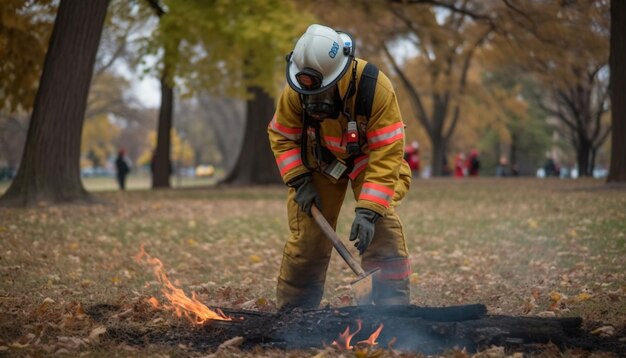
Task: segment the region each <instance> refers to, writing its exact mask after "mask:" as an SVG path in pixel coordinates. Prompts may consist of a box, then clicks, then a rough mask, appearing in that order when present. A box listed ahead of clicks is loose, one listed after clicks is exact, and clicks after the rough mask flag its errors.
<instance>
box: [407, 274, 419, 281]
mask: <svg viewBox="0 0 626 358" xmlns="http://www.w3.org/2000/svg"><path fill="white" fill-rule="evenodd" d="M409 280H410V281H411V283H418V282H419V274H418V273H417V272H414V273H412V274H411V276H409Z"/></svg>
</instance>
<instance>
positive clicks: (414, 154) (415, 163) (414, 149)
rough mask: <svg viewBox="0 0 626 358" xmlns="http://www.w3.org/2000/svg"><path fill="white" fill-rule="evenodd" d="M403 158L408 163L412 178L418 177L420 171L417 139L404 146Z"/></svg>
mask: <svg viewBox="0 0 626 358" xmlns="http://www.w3.org/2000/svg"><path fill="white" fill-rule="evenodd" d="M404 160H406V162H407V163H409V168H411V174H412V176H413V178H416V177H418V176H419V172H420V152H419V143H418V142H417V141H413V142H412V143H411V144H410V145H407V146H406V147H405V148H404Z"/></svg>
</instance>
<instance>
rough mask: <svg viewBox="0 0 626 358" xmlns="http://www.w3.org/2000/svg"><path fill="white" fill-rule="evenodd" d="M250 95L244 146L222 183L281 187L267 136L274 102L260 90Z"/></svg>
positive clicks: (257, 89)
mask: <svg viewBox="0 0 626 358" xmlns="http://www.w3.org/2000/svg"><path fill="white" fill-rule="evenodd" d="M250 91H251V92H252V93H253V96H254V97H253V98H252V99H251V100H249V101H248V103H247V106H246V126H245V132H244V136H243V146H242V148H241V150H240V151H239V158H238V159H237V161H236V164H235V167H234V168H233V170H232V171H231V172H230V174H229V175H228V176H227V177H226V178H225V179H224V181H223V182H224V183H226V184H235V185H252V184H277V183H282V180H281V177H280V174H279V172H278V168H277V167H276V162H275V160H274V156H273V155H272V152H271V149H270V143H269V139H268V137H267V135H265V132H266V131H267V125H268V123H269V120H268V118H270V119H271V118H272V115H273V114H274V101H273V100H272V97H270V96H269V95H268V94H267V92H265V90H263V89H262V88H260V87H252V88H251V89H250Z"/></svg>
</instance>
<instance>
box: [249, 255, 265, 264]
mask: <svg viewBox="0 0 626 358" xmlns="http://www.w3.org/2000/svg"><path fill="white" fill-rule="evenodd" d="M250 262H252V263H254V264H258V263H261V262H263V259H262V258H261V256H258V255H250Z"/></svg>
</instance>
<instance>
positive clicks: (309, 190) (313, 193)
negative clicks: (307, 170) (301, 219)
mask: <svg viewBox="0 0 626 358" xmlns="http://www.w3.org/2000/svg"><path fill="white" fill-rule="evenodd" d="M288 185H289V186H290V187H292V188H295V189H296V197H295V201H296V203H298V206H299V207H300V210H302V211H303V212H305V213H306V214H307V215H308V216H313V214H311V207H312V206H313V204H315V206H317V208H318V209H320V210H321V208H322V203H321V200H320V196H319V195H318V194H317V190H315V187H314V186H313V178H312V177H311V176H310V175H304V176H301V177H298V178H296V179H294V180H292V181H290V182H289V184H288Z"/></svg>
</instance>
